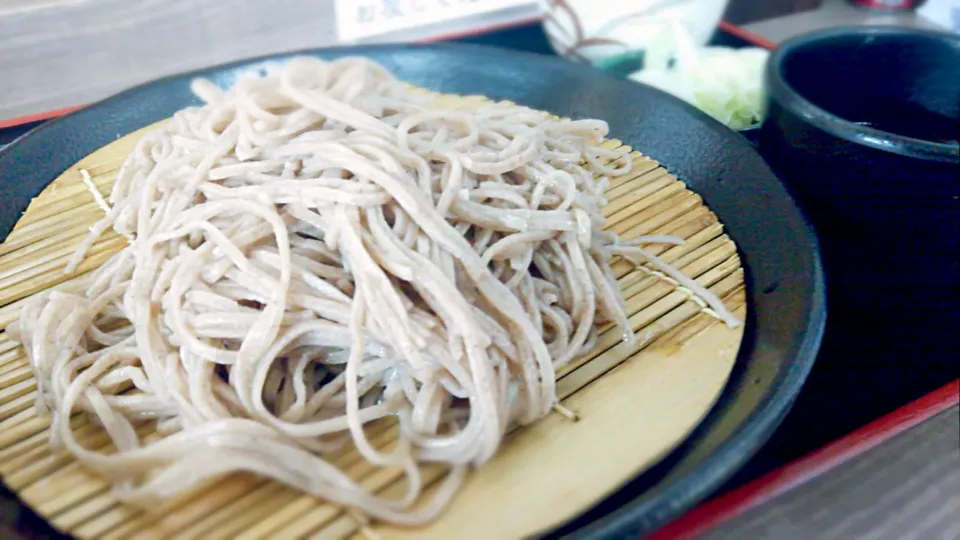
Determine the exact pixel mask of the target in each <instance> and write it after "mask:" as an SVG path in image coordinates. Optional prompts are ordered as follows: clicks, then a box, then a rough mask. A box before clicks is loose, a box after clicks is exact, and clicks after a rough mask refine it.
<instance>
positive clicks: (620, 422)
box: [0, 96, 746, 539]
mask: <svg viewBox="0 0 960 540" xmlns="http://www.w3.org/2000/svg"><path fill="white" fill-rule="evenodd" d="M441 99H444V100H450V101H444V102H443V103H444V105H445V106H450V105H451V104H454V105H456V106H462V107H464V108H466V107H470V106H473V105H475V104H476V103H478V102H480V101H482V100H483V99H484V98H481V97H453V96H444V97H443V98H441ZM157 125H159V124H155V125H154V126H149V127H148V128H144V129H141V130H139V131H137V132H134V133H132V134H130V135H127V136H125V137H123V138H120V139H118V140H117V141H115V142H113V143H110V144H109V145H107V146H105V147H103V148H101V149H99V150H97V151H96V152H94V153H92V154H90V155H89V156H87V157H86V158H84V159H82V160H80V162H78V163H77V164H75V165H74V166H73V167H71V168H70V169H69V170H67V171H66V172H64V173H63V174H62V175H61V176H60V177H59V178H57V179H56V180H55V181H54V182H53V183H52V184H50V186H49V187H47V189H46V190H44V191H43V193H41V194H40V195H39V196H38V197H36V198H35V199H34V200H33V202H32V203H31V204H30V207H29V208H28V210H27V212H26V213H25V214H24V215H23V217H22V218H21V219H20V221H19V222H18V223H17V225H16V227H15V228H14V230H13V231H12V232H11V233H10V235H9V236H8V237H7V239H6V241H5V242H4V243H3V244H0V328H4V327H6V325H7V324H8V323H9V322H10V321H12V320H14V319H16V318H17V317H18V315H19V311H20V307H21V305H22V302H23V299H25V298H26V297H28V296H30V295H32V294H35V293H37V292H39V291H42V290H45V289H47V288H50V287H53V286H55V285H57V284H60V283H62V282H64V281H67V280H70V279H74V278H76V277H78V276H80V275H81V274H83V273H86V272H89V271H90V270H92V269H94V268H96V267H98V266H99V265H101V264H103V262H104V261H106V260H107V259H108V258H109V257H110V256H111V255H112V254H113V253H115V252H116V251H117V250H119V249H121V248H122V247H123V246H124V245H125V239H124V238H122V237H120V236H119V235H117V234H115V233H113V232H111V233H109V234H105V235H104V236H103V237H102V238H101V239H100V240H99V241H98V242H97V243H96V245H95V246H94V248H93V249H92V250H91V251H90V252H89V254H88V255H87V257H86V259H85V260H84V261H83V263H82V264H81V265H80V267H79V268H78V269H77V272H76V273H74V274H73V275H64V274H63V273H62V269H63V268H64V266H65V265H66V263H67V261H68V260H69V258H70V256H71V255H72V253H73V251H74V249H75V248H76V247H77V245H78V244H79V243H80V241H81V240H82V239H83V238H84V236H85V235H86V234H87V229H88V227H89V226H90V225H92V224H93V223H94V222H95V221H96V220H98V219H99V218H100V217H101V216H102V210H101V209H100V207H99V206H98V205H97V204H96V203H95V201H94V198H93V196H92V194H91V193H90V191H89V189H88V187H87V186H85V185H84V184H83V182H82V181H81V174H80V172H79V171H80V170H81V169H83V170H86V171H87V172H89V174H90V175H91V177H92V179H93V182H94V184H95V185H96V187H97V189H99V190H100V192H101V193H103V194H105V195H106V194H108V193H109V191H110V186H111V185H112V183H113V181H114V177H115V175H116V172H117V169H118V168H119V166H120V164H121V163H122V161H123V159H124V158H125V157H126V155H127V154H128V153H129V152H130V151H131V150H132V149H133V147H134V145H135V144H136V142H137V141H138V140H139V139H140V138H142V137H143V135H144V134H145V133H146V132H147V131H148V130H150V129H154V128H156V127H157ZM605 144H606V146H607V147H609V148H616V147H620V146H621V143H620V141H616V140H610V141H607V142H606V143H605ZM630 157H631V159H632V160H633V162H634V167H633V170H632V172H630V173H629V174H626V175H623V176H621V177H618V178H614V179H612V181H611V183H610V186H609V189H608V192H607V196H608V199H609V204H608V205H607V206H606V207H605V208H604V215H605V217H606V218H607V220H608V222H607V227H608V228H609V229H612V230H614V231H616V232H618V233H619V234H620V235H621V236H622V237H624V238H627V239H629V238H632V237H635V236H638V235H641V234H673V235H677V236H680V237H682V238H685V239H686V243H685V244H683V245H680V246H675V247H669V246H652V247H651V250H652V251H654V253H656V254H658V255H659V256H660V257H661V258H662V259H663V260H664V261H666V262H668V263H671V264H673V265H674V266H675V267H677V268H679V269H681V270H682V271H683V272H684V273H686V274H687V275H689V276H691V277H693V278H695V279H696V280H697V281H698V282H699V283H701V284H702V285H704V286H706V287H708V288H709V289H711V290H712V291H713V292H714V293H716V294H717V295H718V296H720V297H721V298H723V299H724V301H725V302H726V303H727V305H728V306H729V307H730V308H731V309H732V310H734V312H735V313H736V314H737V315H738V316H739V317H741V318H743V317H744V316H745V312H746V293H745V289H744V284H743V269H742V268H741V265H740V259H739V256H738V255H737V250H736V246H735V245H734V243H733V241H732V240H730V239H729V238H728V237H727V236H726V235H725V234H724V233H723V226H722V225H721V224H720V223H719V222H718V220H717V218H716V216H715V215H714V214H713V213H712V212H711V211H710V210H709V209H707V208H706V207H705V206H704V205H703V202H702V201H701V199H700V197H699V196H697V195H696V194H694V193H692V192H691V191H689V190H688V189H686V186H685V185H684V184H683V183H682V182H680V181H679V180H677V179H676V178H674V177H672V176H671V175H670V174H669V173H668V172H667V171H666V170H664V169H663V168H662V167H660V166H659V165H658V164H657V163H656V162H655V161H653V160H651V159H649V158H647V157H645V156H643V155H641V154H640V153H638V152H632V153H631V154H630ZM614 273H615V275H616V276H617V278H618V280H619V284H620V288H621V290H622V292H623V294H624V297H625V298H626V299H627V309H628V313H629V314H630V322H631V324H632V325H633V328H634V330H635V331H636V333H637V336H638V340H637V344H636V345H635V346H632V347H628V346H626V345H625V344H623V343H622V342H621V339H620V335H619V333H618V332H616V331H615V330H614V329H609V328H608V329H606V330H605V331H604V332H603V333H602V335H601V338H600V340H599V342H598V343H597V346H596V349H595V350H594V352H593V353H592V354H590V355H588V356H587V357H586V358H582V359H580V360H578V361H576V362H574V363H572V364H571V365H570V366H568V367H566V368H565V369H564V370H562V372H561V373H560V374H559V377H560V379H559V382H558V392H559V395H560V397H561V398H562V399H563V406H562V407H559V408H558V413H556V414H551V415H550V416H548V417H547V418H544V419H543V420H541V421H539V422H537V423H535V424H534V425H531V426H527V427H525V428H523V429H520V430H517V431H515V432H514V433H512V434H510V435H509V436H508V437H507V439H506V440H505V442H504V444H503V446H502V448H501V449H500V451H499V453H498V454H497V455H496V456H495V457H494V459H493V460H492V461H491V462H490V463H488V464H486V465H485V466H484V467H483V468H481V469H479V470H477V471H474V472H472V473H471V474H470V476H469V478H468V480H467V482H466V483H465V485H464V486H463V488H462V489H461V491H460V492H459V493H458V494H457V496H456V498H455V499H454V501H453V502H452V504H451V505H450V507H449V508H448V509H447V511H446V512H445V513H444V514H443V515H442V516H441V517H440V518H439V519H438V520H437V521H436V522H434V523H432V524H430V525H428V526H427V527H424V528H418V529H403V528H396V527H390V526H386V525H383V524H379V523H366V522H365V521H363V518H362V517H360V516H358V515H356V514H354V513H352V512H349V511H346V510H344V509H343V508H341V507H338V506H335V505H332V504H327V503H325V502H324V501H322V500H319V499H316V498H314V497H311V496H307V495H304V494H302V493H299V492H297V491H294V490H292V489H289V488H287V487H285V486H282V485H280V484H277V483H275V482H272V481H267V480H264V479H262V478H257V477H255V476H252V475H247V474H236V475H233V476H229V477H226V478H223V479H221V480H219V481H217V482H215V483H212V484H208V485H206V486H204V487H202V488H198V489H197V490H194V491H193V492H191V493H189V494H187V495H185V496H182V497H178V498H176V499H174V500H171V501H169V502H167V503H165V504H164V505H162V506H161V507H160V508H153V509H149V510H145V509H141V508H137V507H134V506H130V505H126V504H122V503H120V502H118V501H117V500H116V499H115V498H114V497H113V496H112V494H111V491H110V489H109V485H108V484H107V483H106V482H105V481H104V480H103V479H101V478H100V477H98V476H97V475H95V474H93V473H92V472H90V471H88V470H86V469H84V468H83V467H82V466H80V465H79V464H78V463H77V462H76V461H75V460H74V459H73V458H72V457H71V456H70V455H69V454H67V453H66V452H64V451H62V450H60V449H53V448H51V447H50V446H49V444H48V439H49V426H50V419H49V417H47V416H39V415H37V413H36V412H35V409H34V407H33V403H34V399H35V396H36V380H35V379H34V376H33V373H32V371H31V369H30V366H29V364H28V362H27V359H26V356H25V355H24V352H23V350H22V349H21V348H20V347H19V346H17V345H16V344H15V343H13V342H11V340H10V339H9V337H8V336H7V335H6V334H5V333H0V475H2V477H3V481H4V483H6V485H7V486H8V487H9V488H10V489H11V490H12V491H14V492H16V493H17V494H18V495H19V496H20V498H21V500H22V501H23V502H24V503H26V504H27V505H29V506H31V507H32V508H33V509H34V510H35V511H36V512H37V513H38V514H39V515H41V516H43V517H44V518H45V519H47V520H48V521H49V522H50V523H51V524H52V525H53V526H54V527H55V528H57V529H58V530H60V531H62V532H65V533H68V534H71V535H74V536H76V537H79V538H108V539H125V538H143V539H147V538H151V539H152V538H157V539H159V538H184V539H186V538H210V539H215V538H242V539H254V538H299V537H308V538H331V539H332V538H364V537H382V538H418V539H432V538H436V539H450V538H484V539H488V538H516V537H519V536H523V535H527V534H532V533H536V532H538V531H542V530H544V529H548V528H550V527H553V526H556V525H559V524H561V523H563V522H565V521H567V520H569V519H571V518H572V517H575V516H576V515H577V514H578V513H580V512H582V511H583V510H585V509H587V508H589V507H590V506H591V505H592V504H593V503H595V502H597V501H598V500H599V499H601V498H602V497H603V496H605V495H607V494H609V493H611V492H612V491H614V490H615V489H616V488H617V487H618V486H620V485H621V484H622V483H624V482H626V481H627V480H629V479H630V478H632V477H634V476H635V475H636V474H638V473H639V472H641V471H643V470H644V469H646V468H648V467H650V466H651V465H653V464H654V463H656V461H657V460H659V459H660V458H661V457H663V456H664V455H665V454H666V453H667V452H669V451H670V450H671V449H673V448H674V447H675V446H676V445H677V444H679V443H680V442H681V441H682V440H683V438H684V437H686V436H687V435H688V434H689V433H690V431H691V430H692V429H693V428H694V427H695V426H696V425H697V423H698V422H699V421H700V420H701V418H702V417H703V416H704V415H705V414H706V413H707V411H708V410H709V409H710V407H711V406H712V405H713V403H714V402H715V400H716V399H717V397H718V396H719V394H720V391H721V390H722V388H723V386H724V384H725V383H726V380H727V377H728V375H729V373H730V370H731V369H732V367H733V363H734V361H735V358H736V355H737V350H738V348H739V346H740V341H741V338H742V326H741V327H740V328H738V329H732V330H731V329H729V328H727V327H726V326H724V325H723V324H721V323H720V322H719V321H717V320H715V319H714V318H712V317H711V316H709V315H708V314H706V313H704V312H702V311H701V309H700V307H699V306H698V305H697V304H696V303H694V302H693V301H691V300H690V299H689V297H688V296H687V295H686V294H685V293H684V292H682V291H681V290H677V288H676V287H675V286H674V285H672V284H671V283H669V282H668V281H665V280H663V279H660V278H659V277H657V276H655V275H651V274H650V273H649V272H647V271H644V270H642V269H635V268H633V267H632V265H629V264H627V263H625V262H623V261H620V262H618V263H616V264H615V266H614ZM71 422H72V424H73V426H74V430H75V431H76V433H77V438H78V440H79V441H81V442H82V443H83V444H84V445H85V446H87V447H88V448H94V449H109V448H111V447H110V446H109V445H108V442H107V441H108V438H107V436H106V434H105V433H104V432H103V431H102V430H101V429H100V428H99V427H97V426H94V425H92V424H91V423H90V422H88V420H87V419H86V418H85V417H84V416H83V415H77V416H75V417H74V418H72V419H71ZM369 432H370V433H371V440H372V441H373V442H374V443H375V444H377V445H380V446H384V447H386V446H389V445H390V444H391V442H392V441H393V440H394V439H395V437H396V426H395V425H389V424H385V423H381V424H375V425H372V426H370V428H369ZM140 433H141V436H142V437H144V438H145V440H150V439H152V438H155V437H156V435H155V434H153V433H152V426H144V427H143V428H141V431H140ZM335 461H336V462H337V463H339V464H340V465H341V467H343V468H344V470H346V471H347V472H348V474H350V475H351V476H352V477H354V478H355V479H357V480H358V481H360V482H361V484H362V485H364V486H365V487H367V488H368V489H370V490H373V491H377V492H380V493H382V494H390V493H394V492H398V491H400V489H401V488H402V487H403V486H402V485H401V484H400V483H399V482H398V479H399V478H400V473H399V471H397V470H393V469H375V468H374V467H373V466H371V465H370V464H368V463H367V462H365V461H364V460H362V459H361V458H360V457H359V455H358V454H357V453H356V452H354V451H352V450H347V451H344V452H342V453H341V455H339V456H337V457H336V458H335ZM423 472H424V477H425V480H426V481H428V482H434V483H435V481H436V480H437V479H439V478H440V476H441V474H442V471H441V470H440V469H438V468H431V467H424V471H423Z"/></svg>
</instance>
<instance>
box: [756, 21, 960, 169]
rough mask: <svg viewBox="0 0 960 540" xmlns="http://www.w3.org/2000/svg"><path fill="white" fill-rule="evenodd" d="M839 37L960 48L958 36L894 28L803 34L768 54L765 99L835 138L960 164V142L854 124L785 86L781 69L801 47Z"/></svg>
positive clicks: (892, 151)
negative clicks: (916, 40) (905, 39)
mask: <svg viewBox="0 0 960 540" xmlns="http://www.w3.org/2000/svg"><path fill="white" fill-rule="evenodd" d="M839 36H883V37H890V36H911V37H917V36H919V37H924V38H932V39H936V40H945V41H947V42H953V43H954V44H956V46H957V47H958V48H960V36H955V35H953V34H950V33H947V32H937V31H933V30H923V29H914V28H902V27H895V26H845V27H836V28H829V29H825V30H818V31H814V32H810V33H806V34H802V35H799V36H796V37H793V38H790V39H788V40H787V41H784V42H783V43H782V44H781V45H780V46H779V47H777V48H776V49H775V50H774V51H773V52H772V53H771V54H770V57H769V59H768V60H767V68H766V70H765V78H766V83H767V88H768V93H769V95H768V99H771V100H776V101H780V102H781V104H782V105H783V106H784V107H785V108H787V109H788V110H790V111H792V112H793V113H794V114H796V115H798V116H800V117H801V118H802V119H803V120H804V121H806V122H808V123H809V124H811V125H813V126H815V127H817V128H819V129H821V130H823V131H825V132H827V133H829V134H830V135H833V136H834V137H838V138H840V139H844V140H847V141H850V142H853V143H856V144H860V145H863V146H867V147H870V148H874V149H877V150H880V151H883V152H891V153H895V154H900V155H904V156H908V157H913V158H919V159H924V160H933V161H943V162H947V163H960V142H950V143H940V142H934V141H928V140H924V139H917V138H914V137H907V136H905V135H899V134H897V133H892V132H889V131H883V130H880V129H876V128H873V127H869V126H864V125H861V124H856V123H854V122H851V121H849V120H846V119H844V118H841V117H839V116H837V115H835V114H833V113H831V112H828V111H826V110H825V109H823V108H821V107H819V106H817V105H814V104H813V103H812V102H811V101H809V100H807V99H806V98H805V97H803V96H802V95H801V94H800V93H799V92H797V91H796V90H794V88H793V87H792V86H791V85H790V84H788V83H787V81H786V79H785V78H784V75H783V66H784V63H785V60H786V59H787V58H789V57H790V55H791V54H793V53H794V52H795V51H797V50H798V49H800V48H802V47H804V46H807V45H810V44H813V43H818V42H821V41H823V40H825V39H830V38H834V37H839Z"/></svg>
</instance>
